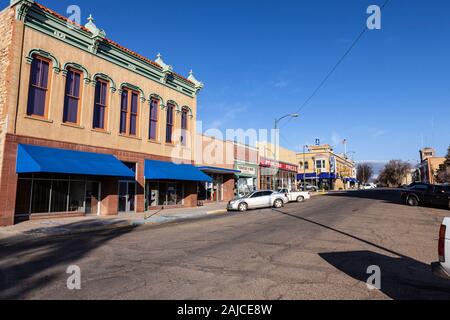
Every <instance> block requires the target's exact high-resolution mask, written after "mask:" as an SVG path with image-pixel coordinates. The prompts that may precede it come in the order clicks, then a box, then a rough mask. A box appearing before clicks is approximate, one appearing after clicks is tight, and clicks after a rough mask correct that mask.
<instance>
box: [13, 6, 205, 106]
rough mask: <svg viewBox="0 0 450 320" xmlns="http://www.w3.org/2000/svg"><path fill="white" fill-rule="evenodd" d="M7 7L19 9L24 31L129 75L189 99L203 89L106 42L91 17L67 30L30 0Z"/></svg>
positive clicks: (161, 64)
mask: <svg viewBox="0 0 450 320" xmlns="http://www.w3.org/2000/svg"><path fill="white" fill-rule="evenodd" d="M11 4H12V5H16V6H20V8H19V7H18V8H17V12H18V13H19V12H21V13H20V14H19V16H20V18H21V19H22V20H23V21H24V22H25V25H26V26H27V27H29V28H32V29H34V30H36V31H39V32H41V33H44V34H46V35H48V36H50V37H52V38H55V39H58V40H60V41H62V42H64V43H66V44H68V45H71V46H74V47H76V48H78V49H80V50H83V51H85V52H89V53H91V54H93V55H95V56H97V57H99V58H101V59H104V60H107V61H108V62H110V63H113V64H116V65H118V66H120V67H121V68H123V69H126V70H128V71H129V72H133V73H135V74H138V75H140V76H143V77H145V78H147V79H149V80H153V81H156V82H158V83H160V84H162V85H164V86H166V87H168V88H170V89H172V90H176V91H178V92H180V93H182V94H184V95H187V96H189V97H191V98H194V97H195V96H196V95H197V94H198V92H199V91H200V89H201V88H202V87H203V84H201V83H200V82H197V83H195V82H194V81H192V80H191V79H189V78H183V77H182V76H180V75H178V74H176V73H175V72H173V68H172V67H171V66H170V65H167V64H166V63H165V62H164V61H163V60H162V57H160V60H158V62H154V61H151V60H149V59H147V58H145V57H143V56H140V55H139V54H137V53H135V52H133V51H131V50H128V49H127V48H124V47H122V46H120V45H118V44H116V43H115V42H113V41H111V40H109V39H107V38H106V33H105V32H104V31H103V30H101V29H99V28H97V26H96V25H95V23H94V19H93V18H92V17H90V18H89V20H88V23H87V24H86V25H85V26H78V27H73V26H72V25H71V26H70V27H69V24H68V23H67V21H65V18H64V17H63V16H61V15H58V14H57V13H55V12H53V11H52V10H50V9H48V8H45V7H43V6H41V5H39V4H37V3H35V2H34V1H33V0H12V2H11ZM19 9H20V10H19ZM191 78H192V77H191Z"/></svg>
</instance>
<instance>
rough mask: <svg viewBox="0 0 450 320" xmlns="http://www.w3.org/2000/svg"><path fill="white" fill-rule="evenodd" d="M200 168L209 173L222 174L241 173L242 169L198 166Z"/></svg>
mask: <svg viewBox="0 0 450 320" xmlns="http://www.w3.org/2000/svg"><path fill="white" fill-rule="evenodd" d="M198 168H199V169H200V170H201V171H203V172H209V173H222V174H235V173H241V171H240V170H235V169H225V168H218V167H198Z"/></svg>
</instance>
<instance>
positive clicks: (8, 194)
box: [0, 139, 17, 226]
mask: <svg viewBox="0 0 450 320" xmlns="http://www.w3.org/2000/svg"><path fill="white" fill-rule="evenodd" d="M16 159H17V143H13V142H10V141H8V139H7V140H6V142H5V149H4V154H3V166H2V168H1V170H2V172H1V176H0V226H11V225H13V224H14V214H15V212H14V211H15V206H16V192H17V174H16Z"/></svg>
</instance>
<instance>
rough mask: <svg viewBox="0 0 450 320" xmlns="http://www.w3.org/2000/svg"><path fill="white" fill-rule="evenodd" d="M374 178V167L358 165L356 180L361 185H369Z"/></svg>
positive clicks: (363, 164)
mask: <svg viewBox="0 0 450 320" xmlns="http://www.w3.org/2000/svg"><path fill="white" fill-rule="evenodd" d="M372 177H373V167H372V165H370V164H369V163H360V164H358V167H357V171H356V178H357V179H358V180H359V181H360V182H361V183H367V182H369V181H370V179H372Z"/></svg>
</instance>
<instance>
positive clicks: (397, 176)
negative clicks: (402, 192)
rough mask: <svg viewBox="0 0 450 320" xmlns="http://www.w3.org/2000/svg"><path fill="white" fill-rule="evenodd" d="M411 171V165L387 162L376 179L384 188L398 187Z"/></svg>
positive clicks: (395, 161)
mask: <svg viewBox="0 0 450 320" xmlns="http://www.w3.org/2000/svg"><path fill="white" fill-rule="evenodd" d="M410 170H411V164H409V163H408V162H404V161H402V160H391V161H389V162H388V163H387V164H386V166H385V167H384V169H383V170H382V171H381V173H380V175H379V177H378V183H379V184H380V185H382V186H386V187H400V186H401V185H402V183H403V181H404V179H405V177H406V176H407V174H408V172H409V171H410Z"/></svg>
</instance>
